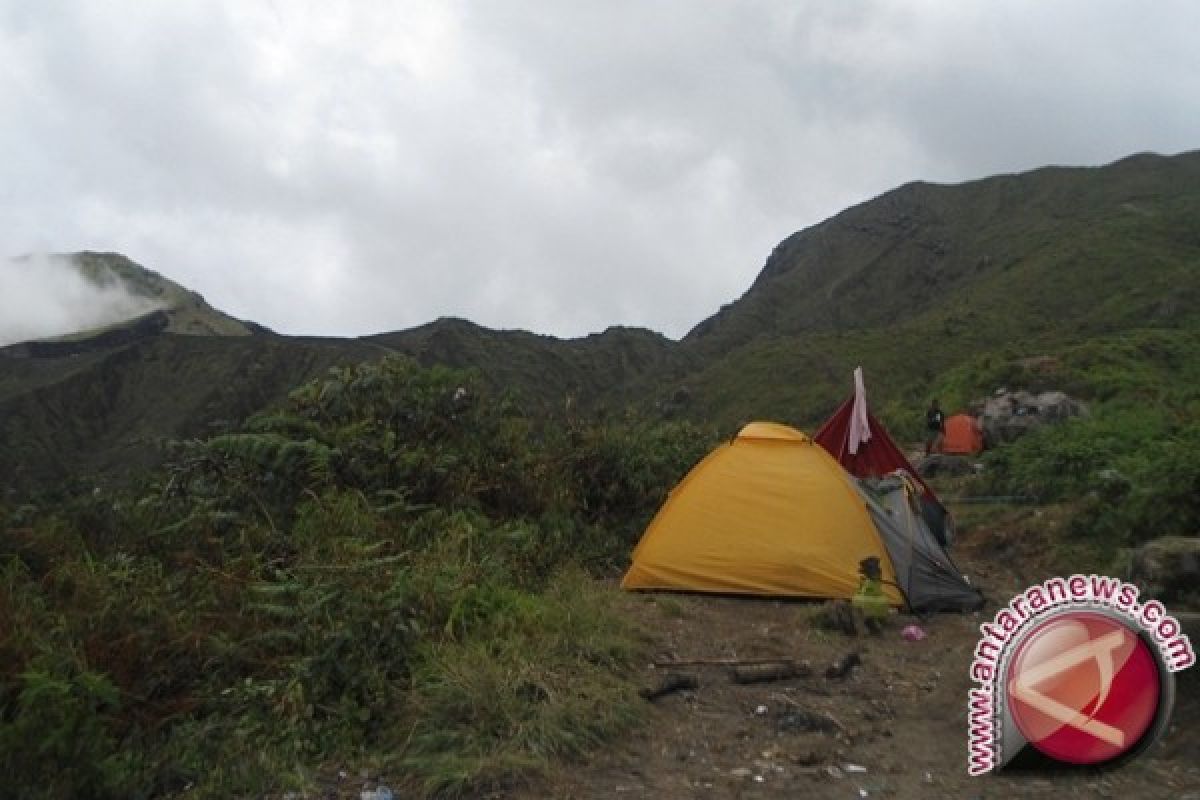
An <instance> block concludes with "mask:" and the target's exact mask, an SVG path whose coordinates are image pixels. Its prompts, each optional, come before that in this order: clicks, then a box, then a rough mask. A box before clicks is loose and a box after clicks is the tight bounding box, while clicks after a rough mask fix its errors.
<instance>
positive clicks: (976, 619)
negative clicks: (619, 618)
mask: <svg viewBox="0 0 1200 800" xmlns="http://www.w3.org/2000/svg"><path fill="white" fill-rule="evenodd" d="M989 535H990V534H984V533H980V534H978V536H979V539H977V540H976V541H971V540H970V539H967V540H965V541H964V542H963V543H961V545H960V547H959V548H958V552H957V553H956V558H957V560H958V561H959V566H960V567H961V568H963V569H964V570H965V571H966V572H967V573H968V574H970V575H971V576H972V577H973V579H974V580H975V582H976V584H977V585H980V586H982V587H983V588H984V590H985V591H986V592H987V594H988V597H989V598H990V601H991V602H990V603H989V605H988V607H987V608H985V609H984V611H983V612H981V614H979V615H971V614H967V615H953V614H945V615H939V616H937V617H935V618H933V619H931V620H928V621H927V622H925V623H923V624H924V627H925V630H926V631H927V632H928V634H929V635H928V638H926V639H925V640H924V641H921V642H907V641H904V640H903V639H902V638H901V637H900V635H899V630H900V628H901V627H902V625H903V624H907V622H910V621H913V620H909V619H907V618H903V617H902V618H900V619H899V620H893V621H892V624H891V626H890V627H889V629H888V630H887V631H886V632H885V633H884V634H883V635H881V636H878V637H862V638H857V639H855V638H852V637H847V636H845V635H843V634H838V633H829V632H825V631H822V630H819V629H817V628H815V627H814V626H812V625H811V624H810V622H811V618H812V616H813V613H814V609H815V606H814V605H813V604H805V603H794V602H780V601H770V600H754V599H739V598H728V597H705V596H698V595H657V596H656V595H638V596H633V597H631V599H630V607H631V613H634V614H636V615H638V616H639V617H640V618H641V619H642V620H643V621H644V622H645V624H646V626H647V628H648V629H650V630H651V631H653V637H654V649H655V650H656V652H657V653H658V656H659V657H664V658H676V659H697V658H740V659H751V658H756V657H776V656H790V657H795V658H800V659H805V660H808V661H809V662H811V664H812V666H813V668H814V675H813V677H809V678H795V679H789V680H785V681H778V682H773V683H762V684H750V685H737V684H734V683H733V682H732V681H731V680H730V676H729V675H728V669H727V668H723V667H715V666H712V667H694V668H689V669H688V670H687V671H688V672H691V673H693V674H695V675H696V677H697V678H698V681H699V687H698V688H697V689H695V690H685V691H679V692H676V693H674V694H671V695H667V696H664V697H662V698H660V699H659V700H658V701H656V702H655V704H654V708H653V709H652V710H651V715H650V719H649V720H648V724H647V725H646V726H645V727H644V729H643V730H641V731H640V732H639V733H637V734H636V735H634V736H633V737H631V739H630V740H629V741H628V742H626V743H624V744H623V745H622V746H620V747H619V748H617V749H615V750H613V751H610V752H608V753H606V754H604V755H603V756H601V757H599V758H597V759H596V760H594V761H593V762H592V763H590V764H586V765H579V766H577V767H576V768H574V769H569V770H568V769H564V770H562V771H561V772H559V773H557V774H555V775H553V776H552V777H551V779H550V780H549V782H548V783H547V784H543V785H540V786H537V787H530V788H529V789H528V790H524V791H522V792H521V793H520V794H519V795H518V796H520V797H522V798H533V797H554V798H580V799H582V798H602V797H603V798H612V797H617V798H663V799H664V800H674V799H675V798H693V797H712V798H771V797H788V798H794V797H818V798H825V797H828V798H863V797H887V798H918V797H921V798H923V797H963V798H1008V797H1051V796H1057V795H1074V796H1076V797H1079V798H1085V797H1087V798H1090V797H1113V798H1133V797H1137V798H1141V797H1146V798H1174V799H1175V800H1179V798H1192V800H1200V679H1198V676H1196V675H1188V676H1187V677H1188V680H1185V681H1181V682H1180V684H1179V687H1178V701H1177V705H1176V711H1175V715H1174V718H1173V721H1172V725H1171V728H1170V730H1169V731H1168V733H1167V735H1166V737H1164V739H1163V740H1162V741H1160V742H1159V743H1158V744H1156V745H1154V746H1153V747H1152V748H1151V750H1150V752H1148V753H1147V754H1144V755H1143V756H1141V757H1140V758H1138V759H1137V760H1135V761H1133V762H1132V763H1130V764H1128V765H1126V766H1124V767H1122V768H1120V769H1117V770H1112V771H1108V772H1104V773H1078V772H1076V773H1069V774H1067V773H1063V774H1025V775H1015V776H1014V775H1002V776H992V777H986V778H971V777H969V776H968V775H967V774H966V733H965V731H966V724H965V722H966V698H967V691H968V689H969V688H970V686H971V685H972V684H971V683H970V681H969V678H968V674H967V669H968V664H969V661H970V656H971V653H972V651H973V650H974V647H975V643H976V641H977V637H978V626H979V624H980V622H981V621H983V620H985V619H990V618H991V617H992V615H993V614H994V613H995V610H996V607H997V601H1005V602H1006V601H1007V599H1008V598H1009V597H1010V596H1011V595H1012V594H1013V593H1014V592H1016V591H1017V590H1019V589H1022V588H1024V587H1025V586H1027V585H1028V584H1029V582H1030V581H1033V580H1041V579H1042V578H1044V577H1048V576H1045V575H1041V574H1038V570H1036V569H1030V568H1028V567H1026V569H1025V572H1026V573H1028V574H1018V571H1017V570H1014V569H1013V568H1011V567H1010V566H1005V565H1011V564H1016V563H1028V562H1026V561H1023V560H1021V559H1014V558H1011V557H1009V558H1005V559H1001V558H998V557H997V555H998V554H997V553H996V547H995V542H994V540H993V541H990V542H989V543H988V544H987V545H986V546H985V545H984V542H983V541H982V540H983V538H984V537H986V536H989ZM989 551H990V552H989ZM852 651H856V652H858V653H859V655H860V657H861V659H862V665H861V666H860V667H858V668H857V669H855V670H854V671H853V672H852V673H851V675H850V676H849V677H848V678H847V679H845V680H840V681H839V680H831V679H827V678H825V677H824V671H825V668H826V667H827V666H828V665H829V664H830V663H831V662H833V661H835V660H836V659H839V658H841V657H843V656H845V655H846V654H848V653H850V652H852ZM663 671H664V670H662V669H656V668H654V667H653V666H652V665H647V666H646V668H645V683H646V685H648V686H649V685H652V684H654V683H656V682H657V681H658V680H659V679H660V678H661V676H662V674H663ZM814 726H815V727H818V728H820V727H824V728H826V729H825V730H810V729H809V728H812V727H814ZM855 767H862V768H865V771H858V770H857V769H855Z"/></svg>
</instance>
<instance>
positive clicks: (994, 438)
mask: <svg viewBox="0 0 1200 800" xmlns="http://www.w3.org/2000/svg"><path fill="white" fill-rule="evenodd" d="M1081 416H1087V406H1085V405H1084V404H1083V403H1081V402H1079V401H1078V400H1075V399H1074V398H1072V397H1070V396H1069V395H1067V394H1066V392H1057V391H1051V392H1041V393H1039V394H1034V393H1032V392H1026V391H1024V390H1018V391H1015V392H1010V391H1008V390H1007V389H997V390H996V392H995V394H993V395H992V396H991V397H989V398H987V399H986V400H984V401H983V409H982V414H981V415H980V419H979V422H980V425H981V426H982V427H983V434H984V437H985V439H986V440H987V442H988V444H989V445H996V444H999V443H1001V442H1011V441H1013V440H1014V439H1018V438H1020V437H1021V436H1024V435H1025V434H1026V433H1029V431H1031V430H1033V429H1034V428H1037V427H1039V426H1042V425H1046V424H1049V423H1057V422H1063V421H1064V420H1068V419H1071V418H1072V417H1081Z"/></svg>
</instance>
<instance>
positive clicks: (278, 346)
mask: <svg viewBox="0 0 1200 800" xmlns="http://www.w3.org/2000/svg"><path fill="white" fill-rule="evenodd" d="M1198 222H1200V151H1189V152H1187V153H1182V154H1179V155H1176V156H1159V155H1156V154H1144V153H1143V154H1135V155H1132V156H1129V157H1126V158H1123V159H1121V160H1119V161H1116V162H1114V163H1112V164H1109V165H1107V166H1103V167H1043V168H1039V169H1037V170H1033V171H1030V172H1025V173H1013V174H1007V175H996V176H990V177H987V178H982V179H979V180H974V181H966V182H963V183H958V184H935V183H929V182H923V181H914V182H910V183H907V184H904V185H902V186H899V187H897V188H895V189H892V190H890V191H888V192H885V193H883V194H882V195H880V196H879V197H877V198H874V199H872V200H868V201H865V202H863V203H859V204H857V205H855V206H852V207H850V208H847V209H845V210H844V211H842V212H840V213H839V214H836V215H834V216H832V217H830V218H829V219H827V220H824V221H822V222H820V223H818V224H817V225H814V226H811V227H809V228H805V229H804V230H801V231H798V232H796V233H794V234H792V235H791V236H789V237H787V238H785V239H784V240H783V241H781V242H780V243H779V245H777V246H776V247H775V248H774V249H773V250H772V252H771V254H770V255H769V257H768V258H767V259H766V262H765V264H764V266H763V268H762V270H761V271H760V272H759V274H758V276H757V277H756V279H755V280H754V282H753V283H752V284H751V286H750V287H748V288H747V290H746V291H745V292H744V293H743V294H742V295H741V296H740V297H739V298H738V299H736V300H734V301H732V302H731V303H729V304H727V305H726V306H723V307H722V309H721V310H719V311H718V312H717V313H716V314H714V315H712V316H711V317H709V318H708V319H706V320H703V321H701V322H699V323H698V324H697V325H696V326H694V327H693V328H692V330H691V331H689V332H688V333H687V334H686V335H685V336H684V337H683V338H682V339H680V340H672V339H669V338H668V337H666V336H663V335H662V334H660V333H657V332H654V331H651V330H649V329H645V328H629V327H619V326H614V327H610V328H608V329H606V330H605V331H603V332H599V333H593V334H590V335H588V336H583V337H577V338H572V339H560V338H557V337H553V336H547V335H543V334H537V333H532V332H529V331H523V330H493V329H489V328H485V327H483V326H480V325H477V324H475V323H472V322H470V321H468V320H463V319H459V318H454V317H443V318H439V319H437V320H434V321H432V322H429V323H426V324H425V325H421V326H417V327H415V328H410V329H407V330H400V331H391V332H385V333H380V334H374V335H370V336H364V337H358V338H340V337H326V338H315V337H289V336H281V335H279V334H274V333H271V332H270V331H268V330H266V329H265V328H262V327H261V326H256V325H254V324H253V323H243V322H241V321H237V320H234V322H235V323H237V325H239V326H241V328H240V329H239V328H237V327H232V328H231V329H230V330H233V331H234V332H237V334H238V335H235V336H220V335H212V333H211V332H209V333H205V332H200V333H199V335H194V336H182V335H181V334H182V333H185V332H186V331H180V330H178V329H176V330H172V329H171V320H168V321H167V323H166V324H165V325H161V322H162V321H161V320H160V321H159V323H160V326H161V329H151V328H153V327H154V326H149V327H147V329H146V330H145V331H142V334H144V335H138V336H133V337H132V338H131V339H130V340H129V341H104V340H98V339H97V336H101V335H109V336H110V337H111V335H112V331H111V330H110V331H105V332H103V333H102V334H96V335H93V336H76V337H71V339H72V344H71V347H73V348H76V350H77V352H73V353H70V354H69V355H70V358H61V359H58V361H57V362H56V361H55V359H53V358H48V357H40V356H38V355H37V354H36V353H33V352H29V348H28V347H26V352H24V353H23V354H22V353H21V352H20V348H17V349H16V350H14V349H13V348H3V349H0V425H2V426H3V428H0V445H3V446H4V447H5V451H6V452H7V453H17V454H18V456H17V457H16V459H14V458H13V457H11V456H9V457H0V477H5V476H11V475H13V474H15V472H16V471H21V470H17V469H16V467H15V466H14V460H15V461H18V462H19V464H18V466H20V467H21V468H22V469H23V470H24V471H25V472H26V473H27V474H39V475H47V474H53V475H60V476H61V475H63V474H66V473H69V472H70V464H71V463H73V462H72V460H71V458H70V454H72V453H76V452H78V453H83V454H84V456H85V457H83V458H81V459H78V462H79V463H80V464H81V465H83V467H84V468H88V469H90V468H93V467H94V468H95V469H100V468H101V467H104V468H107V465H109V464H111V463H113V459H111V458H108V457H103V456H102V454H100V451H101V450H103V449H104V448H105V447H108V448H111V447H113V446H115V445H114V444H113V443H112V442H110V441H109V440H108V439H107V438H106V435H97V431H103V430H108V429H109V428H106V427H104V425H108V426H109V427H110V428H112V429H114V430H120V431H126V432H128V433H129V434H130V435H132V436H134V438H137V439H138V440H139V441H142V442H143V443H144V442H146V441H148V440H157V439H162V438H172V437H178V436H181V435H189V434H194V433H195V432H196V431H197V430H204V429H206V427H205V426H207V425H211V424H213V423H216V422H219V421H220V420H222V419H226V418H229V417H230V416H231V415H233V416H236V415H237V414H240V413H249V411H251V410H253V409H251V408H249V407H248V406H250V405H252V403H251V402H249V401H242V400H238V399H237V398H236V397H235V395H236V391H235V387H240V388H242V389H244V390H245V391H246V393H247V397H250V398H253V399H254V401H256V402H257V401H261V402H263V403H270V402H279V401H280V400H282V398H284V397H285V396H286V393H287V390H288V389H289V388H290V387H291V386H293V385H295V384H296V383H299V382H301V381H303V380H305V379H307V378H309V377H312V376H313V375H314V374H316V373H317V372H320V371H323V370H326V369H328V368H329V367H330V366H333V365H336V364H339V363H347V362H351V361H354V360H361V359H363V358H375V357H379V356H380V355H383V354H386V353H401V354H404V355H407V356H409V357H412V358H414V359H416V360H417V361H418V362H420V363H422V364H425V365H432V364H445V365H448V366H454V367H471V368H475V369H477V370H479V372H480V373H481V374H482V375H483V376H484V377H485V378H486V379H487V381H488V382H490V383H491V385H492V386H493V387H494V388H495V389H496V390H498V391H513V392H515V393H516V395H517V396H519V397H520V398H521V402H523V403H527V404H532V405H533V406H535V407H536V409H537V410H538V412H539V413H541V414H552V415H561V414H573V413H594V412H597V411H600V410H602V409H606V408H608V409H614V408H624V407H634V408H637V409H639V410H640V411H641V412H643V413H648V414H651V415H657V416H667V417H684V418H692V419H702V420H705V421H712V422H717V423H719V424H720V425H722V426H726V427H732V426H735V425H736V424H737V423H738V422H740V421H744V420H746V419H750V418H757V417H770V418H775V419H780V420H781V421H786V422H790V423H792V424H799V425H807V424H811V423H813V422H814V421H816V420H819V419H820V418H821V417H822V416H823V415H824V414H826V413H828V411H829V410H831V409H832V407H833V406H834V405H836V403H837V401H838V400H839V399H840V398H841V397H842V396H843V395H844V394H845V392H846V391H848V388H849V385H848V377H847V376H848V375H849V372H850V370H851V369H852V368H853V367H854V366H856V365H858V364H862V365H864V366H865V367H866V368H867V372H868V380H869V383H870V385H871V387H872V396H873V399H874V400H875V405H876V408H877V410H878V409H882V411H883V415H884V416H885V417H887V416H889V412H890V414H891V416H893V417H897V418H898V417H900V416H901V415H906V414H907V413H908V412H907V411H905V409H908V408H911V407H912V406H914V405H916V404H920V403H922V402H924V401H925V398H926V395H927V394H928V392H929V391H930V390H931V387H933V386H936V385H937V382H938V379H939V376H940V375H943V374H945V373H946V372H947V371H948V370H953V369H954V368H956V367H957V366H959V365H962V364H964V363H966V362H968V361H970V360H971V359H978V358H982V357H989V356H995V357H998V358H1015V357H1017V356H1021V355H1026V356H1027V355H1035V354H1039V353H1042V352H1054V351H1055V350H1056V349H1057V348H1063V347H1067V346H1072V345H1074V344H1078V343H1080V342H1084V341H1088V340H1089V339H1092V338H1098V337H1105V336H1111V335H1113V334H1114V333H1119V332H1121V331H1132V330H1137V329H1142V328H1146V327H1151V328H1167V329H1186V330H1196V329H1198V328H1200V316H1198V309H1200V224H1197V223H1198ZM85 257H87V258H91V259H100V260H101V261H103V260H104V259H120V261H119V262H118V266H119V267H121V268H122V269H124V270H125V271H126V272H127V273H130V274H131V275H132V273H133V272H135V270H134V268H136V269H138V270H142V271H143V272H144V273H146V274H147V275H151V276H154V278H157V279H158V280H162V281H166V280H167V279H165V278H162V276H159V275H157V273H152V272H151V271H149V270H145V269H144V268H141V267H139V266H138V265H136V264H134V263H133V262H131V261H129V260H128V259H125V258H124V257H123V256H118V255H107V256H106V255H104V254H95V253H89V254H85ZM131 265H132V266H131ZM136 277H137V275H132V278H131V279H133V278H136ZM134 282H135V283H136V280H134ZM172 285H173V286H178V285H177V284H172ZM179 289H180V291H182V292H187V290H186V289H183V288H182V287H179ZM191 294H192V295H194V293H191ZM188 296H189V297H190V296H191V295H188ZM194 296H195V298H199V295H194ZM199 303H203V298H199ZM205 307H207V304H204V306H203V307H201V306H199V305H193V306H192V308H193V309H201V310H202V308H205ZM197 313H199V312H197ZM213 313H214V314H217V315H221V317H224V318H225V319H227V320H232V318H231V317H228V315H223V314H221V312H219V311H215V310H213ZM215 319H217V320H218V321H219V320H220V317H216V318H215ZM184 322H185V324H186V320H184ZM219 327H220V326H218V325H216V324H215V323H214V325H213V329H214V331H215V330H216V329H217V328H219ZM118 329H120V326H118ZM118 338H119V337H118ZM185 339H191V340H193V341H191V342H190V343H185V342H184V340H185ZM235 340H237V341H239V342H240V344H238V345H235V344H234V341H235ZM89 345H95V347H94V352H92V351H89ZM34 349H36V348H34ZM124 350H130V351H132V353H131V354H127V355H126V356H124V357H122V358H118V359H115V360H109V359H108V358H107V356H108V355H114V354H115V353H117V352H119V351H124ZM292 351H294V352H292ZM187 359H198V360H199V362H200V363H201V364H202V365H203V367H202V368H197V369H190V371H189V367H188V364H187V363H186V361H187ZM168 370H170V371H168ZM171 371H173V373H172V372H171ZM176 375H186V376H191V377H190V378H189V379H187V380H183V381H182V382H181V381H179V380H178V379H177V378H176ZM189 381H192V383H189ZM288 382H291V383H290V384H289V383H288ZM132 385H135V386H137V387H139V393H137V394H136V395H135V396H136V397H137V398H138V400H137V402H136V403H133V405H135V406H138V407H139V408H141V409H142V416H143V417H144V418H145V420H144V421H141V422H139V421H138V420H134V419H128V418H127V417H128V414H124V413H123V412H122V409H121V405H120V402H117V403H116V405H113V404H112V402H110V400H111V398H120V397H122V396H124V395H122V392H123V391H126V389H124V388H122V387H127V386H132ZM214 385H215V386H222V387H228V390H227V391H226V392H225V394H226V395H228V396H223V395H221V393H220V392H217V393H216V394H217V395H218V396H223V397H224V399H219V400H216V401H212V402H210V403H209V404H208V405H205V404H204V403H201V404H199V405H197V404H196V403H194V402H191V400H188V401H187V402H176V401H175V400H173V399H172V398H173V397H174V395H173V394H172V392H184V393H188V394H189V396H190V395H196V394H199V395H203V396H206V397H208V396H210V395H213V386H214ZM89 387H91V388H89ZM96 387H107V388H103V389H97V388H96ZM95 391H100V392H101V394H104V395H105V397H107V398H110V399H109V400H106V401H105V402H103V403H100V402H96V401H94V403H93V405H94V407H95V408H104V409H106V411H105V415H101V416H103V418H104V420H107V421H106V422H104V423H103V425H101V427H99V428H97V427H95V426H96V425H98V424H100V422H99V421H97V420H92V422H90V423H88V425H84V426H83V428H82V429H81V430H80V431H79V432H77V433H76V434H69V433H67V434H61V435H56V436H48V435H46V434H45V431H47V430H48V429H49V428H48V425H47V424H46V423H45V422H44V420H41V419H40V417H42V416H45V415H44V414H41V413H40V412H39V411H38V407H39V404H40V405H41V406H47V407H51V408H53V409H54V410H55V412H54V413H55V415H56V417H58V418H60V419H73V418H75V417H76V416H82V417H83V418H88V417H89V414H90V413H91V412H90V411H89V408H88V407H87V406H86V405H83V406H81V405H80V403H79V401H78V399H77V398H79V397H86V396H88V395H89V392H95ZM30 397H36V398H37V402H31V401H30ZM210 400H211V397H210ZM130 402H131V401H130ZM162 407H171V408H175V409H176V412H174V413H156V414H149V415H147V413H146V411H147V409H154V408H162ZM11 420H19V422H16V423H13V422H11ZM6 422H7V424H5V423H6ZM66 427H67V429H68V430H70V428H71V426H66ZM29 431H43V436H42V438H41V439H38V438H37V437H35V436H31V435H30V434H29ZM114 441H115V440H114ZM135 449H136V448H135ZM142 449H143V450H145V447H143V448H142ZM51 454H53V457H52V456H51ZM64 454H66V455H65V456H64ZM97 454H100V455H97ZM92 456H96V457H95V458H93V457H92ZM134 460H135V461H136V463H138V464H143V463H150V462H151V461H152V460H153V459H152V458H151V457H149V456H146V455H145V454H144V453H141V454H140V455H139V457H138V458H137V459H134ZM50 462H54V463H55V464H56V465H57V466H56V467H54V468H52V469H42V467H46V466H47V465H48V464H49V463H50ZM31 465H32V466H31Z"/></svg>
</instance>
